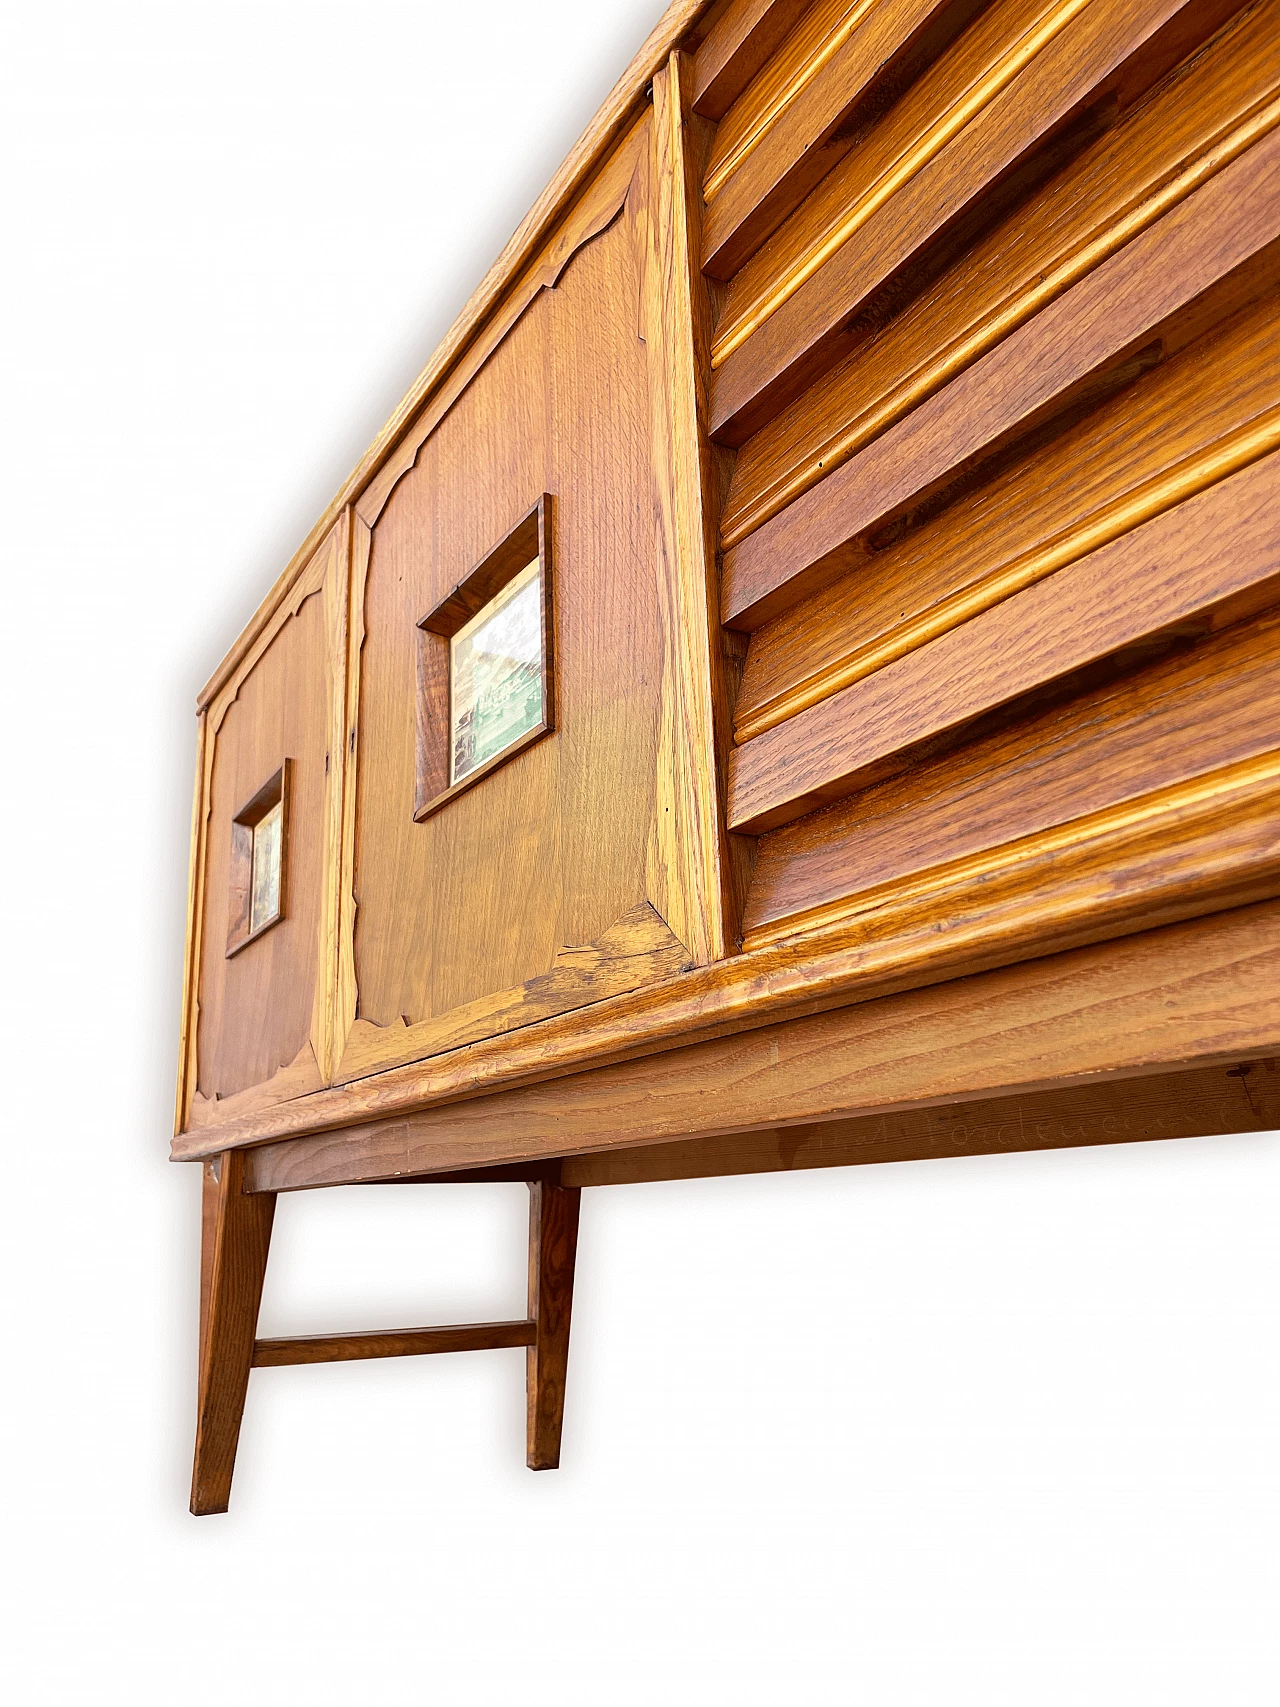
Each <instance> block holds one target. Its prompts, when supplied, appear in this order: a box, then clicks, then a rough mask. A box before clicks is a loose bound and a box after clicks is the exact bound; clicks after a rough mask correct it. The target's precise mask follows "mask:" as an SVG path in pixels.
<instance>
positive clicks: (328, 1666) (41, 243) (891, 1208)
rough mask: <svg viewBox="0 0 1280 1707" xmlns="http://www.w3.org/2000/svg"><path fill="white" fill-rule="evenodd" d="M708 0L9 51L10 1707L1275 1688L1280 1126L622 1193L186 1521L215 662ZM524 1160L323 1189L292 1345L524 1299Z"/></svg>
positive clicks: (287, 1217)
mask: <svg viewBox="0 0 1280 1707" xmlns="http://www.w3.org/2000/svg"><path fill="white" fill-rule="evenodd" d="M658 4H659V0H608V3H607V4H604V5H602V4H600V0H544V3H543V4H541V5H531V4H527V3H523V0H521V3H517V0H490V3H488V4H472V5H447V6H446V5H439V4H433V3H430V0H423V3H420V4H415V5H401V4H390V3H384V0H364V4H362V5H356V4H354V3H348V4H342V5H334V4H319V3H317V4H301V3H296V0H294V3H274V4H273V3H269V0H262V3H258V4H252V5H244V4H233V3H228V0H223V3H221V4H216V5H200V4H195V3H178V0H174V3H171V4H164V5H140V4H133V3H125V0H108V3H103V0H95V3H93V4H85V3H83V0H65V3H63V4H58V3H57V0H42V3H40V4H37V5H29V4H28V5H23V6H21V7H18V6H12V5H11V6H7V7H6V8H5V16H4V28H3V38H2V40H3V48H2V53H3V65H2V68H0V77H2V78H3V108H4V111H3V120H2V123H3V135H2V136H0V144H2V147H0V162H2V164H0V171H2V172H3V175H4V215H3V237H4V261H3V268H2V269H0V298H2V299H3V314H2V315H0V326H2V328H3V340H4V349H5V364H4V375H3V392H4V416H5V435H6V442H5V444H4V446H3V457H2V459H0V466H2V467H3V469H4V473H5V476H6V484H7V486H8V491H7V502H6V504H5V507H4V534H3V544H2V546H0V562H2V563H3V570H4V583H3V594H4V598H3V611H4V630H3V667H2V669H0V691H2V692H3V695H4V739H3V748H2V750H3V754H4V764H5V772H6V774H5V786H4V791H3V794H4V801H5V808H6V814H7V829H6V834H5V836H4V837H3V841H2V843H0V845H2V846H3V857H4V863H5V871H4V880H5V887H4V896H5V906H4V916H5V932H4V955H3V979H2V980H0V988H2V990H3V1000H4V1005H5V1013H4V1027H3V1036H4V1039H5V1062H4V1086H3V1098H2V1101H0V1107H2V1108H3V1119H4V1144H3V1158H4V1169H3V1176H2V1180H0V1190H2V1195H0V1204H2V1206H3V1208H2V1213H3V1229H4V1231H3V1240H2V1241H0V1249H2V1252H3V1263H4V1272H3V1276H2V1277H0V1284H2V1286H3V1292H2V1296H3V1300H4V1309H5V1315H6V1326H5V1328H4V1339H3V1368H4V1374H5V1377H6V1391H7V1398H6V1400H5V1403H4V1406H3V1412H2V1414H3V1422H4V1428H5V1433H6V1440H5V1445H4V1454H3V1460H2V1462H3V1466H4V1514H3V1525H4V1532H5V1549H4V1551H5V1555H6V1557H7V1560H8V1576H7V1582H6V1584H5V1586H4V1589H3V1597H2V1598H0V1605H3V1610H4V1615H5V1620H6V1623H7V1624H8V1625H9V1629H8V1631H7V1635H6V1639H5V1640H4V1642H3V1644H2V1645H0V1655H2V1663H3V1665H4V1666H5V1668H6V1669H8V1670H10V1671H12V1672H13V1673H14V1674H15V1675H14V1676H13V1678H12V1679H11V1681H10V1682H9V1685H8V1690H7V1694H8V1699H9V1700H10V1701H12V1702H14V1703H15V1704H18V1707H27V1704H34V1703H43V1702H76V1703H80V1702H92V1703H114V1702H128V1703H135V1704H150V1703H164V1704H166V1707H186V1704H187V1703H192V1704H195V1703H201V1704H203V1703H213V1702H235V1703H240V1704H246V1707H256V1704H257V1703H266V1702H282V1703H295V1702H297V1703H307V1704H308V1707H311V1704H315V1707H320V1704H326V1703H344V1704H345V1703H376V1704H379V1707H381V1704H384V1703H386V1704H394V1703H401V1702H414V1703H417V1702H432V1703H441V1704H444V1707H453V1704H455V1703H456V1704H460V1707H469V1704H471V1703H490V1702H494V1703H497V1702H502V1703H507V1702H514V1703H521V1704H524V1703H528V1704H529V1707H537V1704H540V1703H557V1704H573V1707H576V1704H579V1703H583V1704H587V1703H590V1704H592V1707H594V1704H597V1703H607V1704H613V1703H632V1702H635V1703H641V1702H643V1703H646V1704H649V1703H654V1702H660V1703H693V1702H697V1703H704V1702H711V1703H720V1702H725V1703H734V1704H735V1707H737V1704H750V1703H756V1702H761V1703H763V1702H768V1703H776V1702H787V1703H792V1702H795V1703H801V1704H808V1703H828V1702H846V1701H849V1702H858V1703H860V1704H863V1703H865V1704H870V1707H878V1704H881V1703H884V1704H886V1707H887V1704H895V1707H896V1704H899V1703H926V1704H930V1707H935V1704H936V1707H950V1704H953V1703H969V1702H973V1703H982V1704H983V1707H999V1704H1003V1703H1009V1704H1017V1707H1035V1704H1040V1703H1044V1704H1050V1703H1073V1704H1074V1703H1081V1704H1088V1707H1100V1704H1110V1703H1119V1704H1125V1707H1129V1704H1139V1703H1153V1704H1160V1707H1173V1704H1177V1703H1197V1704H1199V1703H1204V1704H1206V1707H1209V1704H1212V1707H1226V1704H1236V1703H1250V1704H1252V1703H1264V1702H1265V1703H1274V1702H1275V1701H1276V1700H1277V1699H1278V1698H1280V1653H1278V1651H1277V1650H1278V1647H1280V1617H1278V1616H1277V1605H1278V1604H1280V1594H1278V1590H1280V1582H1278V1581H1277V1577H1278V1575H1280V1573H1278V1572H1277V1566H1276V1556H1277V1539H1278V1537H1280V1499H1278V1497H1277V1490H1278V1478H1277V1469H1276V1466H1277V1441H1278V1440H1280V1414H1278V1413H1280V1403H1278V1400H1280V1376H1278V1364H1277V1346H1278V1345H1280V1334H1278V1332H1277V1329H1278V1327H1280V1323H1278V1321H1277V1314H1278V1304H1280V1242H1278V1241H1277V1226H1278V1225H1280V1141H1278V1140H1277V1139H1276V1138H1274V1137H1269V1138H1258V1137H1237V1138H1224V1139H1202V1140H1194V1141H1184V1142H1182V1143H1176V1144H1152V1145H1146V1146H1133V1147H1128V1148H1118V1149H1115V1150H1111V1151H1105V1150H1103V1151H1080V1152H1064V1153H1061V1154H1055V1155H1042V1156H1027V1157H1006V1158H990V1159H966V1160H962V1161H956V1162H941V1163H917V1164H911V1165H906V1166H898V1167H889V1168H879V1169H876V1168H868V1169H863V1170H859V1171H849V1172H832V1173H819V1174H810V1175H800V1176H796V1177H792V1178H787V1177H785V1176H779V1177H775V1178H765V1179H742V1180H731V1181H723V1182H717V1181H708V1182H700V1183H691V1184H672V1185H662V1186H642V1187H632V1188H630V1189H624V1190H617V1191H614V1192H604V1191H602V1192H597V1193H595V1194H591V1195H589V1196H588V1197H587V1199H586V1201H585V1205H584V1214H583V1232H582V1243H581V1251H580V1257H579V1270H578V1273H579V1283H578V1296H577V1302H576V1307H575V1317H574V1342H573V1354H572V1361H571V1369H570V1390H569V1404H568V1416H567V1423H566V1430H565V1453H564V1459H565V1467H564V1469H562V1470H561V1471H560V1472H559V1473H558V1474H553V1475H541V1476H533V1475H530V1474H529V1472H528V1471H527V1470H525V1469H524V1467H523V1402H524V1401H523V1353H521V1352H519V1351H510V1352H491V1353H485V1354H475V1355H473V1356H468V1357H459V1358H452V1359H450V1358H433V1359H422V1360H405V1361H400V1362H392V1363H387V1364H381V1365H379V1364H365V1365H353V1366H346V1367H327V1368H315V1369H294V1370H288V1369H286V1370H269V1371H262V1372H259V1373H258V1374H256V1375H255V1376H254V1378H253V1381H252V1384H251V1392H250V1396H249V1403H248V1410H247V1415H246V1419H245V1430H244V1435H243V1440H242V1445H241V1451H240V1460H239V1465H238V1468H237V1473H236V1485H235V1493H234V1500H233V1507H232V1510H231V1512H230V1514H229V1515H227V1516H225V1517H215V1518H207V1519H204V1520H202V1521H199V1522H197V1521H196V1520H194V1519H192V1518H191V1517H189V1516H188V1515H187V1514H186V1509H185V1508H186V1501H187V1480H188V1474H189V1457H188V1454H189V1449H190V1441H191V1432H192V1423H193V1397H194V1395H193V1369H194V1361H195V1324H196V1264H197V1246H196V1219H197V1194H198V1181H197V1176H196V1172H195V1170H194V1169H186V1168H175V1167H170V1166H169V1165H168V1164H167V1162H166V1160H165V1157H166V1152H167V1143H168V1132H169V1121H170V1110H171V1098H172V1084H173V1075H174V1055H175V1037H176V1027H177V1012H178V992H179V969H180V964H181V954H182V930H183V914H184V907H185V884H186V864H187V846H186V844H187V834H188V824H189V815H190V778H191V768H192V762H193V729H194V721H193V717H192V707H193V702H194V698H195V694H196V692H197V690H198V688H199V687H200V685H201V683H202V682H203V681H204V679H205V678H206V676H207V675H208V674H209V673H210V672H211V670H212V669H213V667H214V665H215V664H216V663H217V662H218V660H219V659H220V657H221V656H222V654H223V652H224V651H225V649H226V648H227V647H228V645H229V644H230V642H231V641H232V640H233V639H234V637H235V635H236V633H237V631H238V630H239V628H240V626H241V624H242V622H243V621H244V620H245V619H246V618H247V617H248V616H249V614H250V613H251V612H252V610H253V609H254V607H255V605H256V604H257V602H258V599H259V597H260V596H261V594H262V593H263V591H264V590H265V589H266V587H267V586H268V585H269V584H270V583H271V581H272V580H273V579H274V577H275V576H276V574H277V573H278V571H279V570H280V568H281V567H282V566H283V564H284V563H285V562H286V560H287V559H288V557H289V555H290V554H291V552H292V551H293V549H294V547H295V546H296V544H297V543H298V542H299V541H300V540H301V538H302V537H303V535H304V534H305V533H306V531H307V529H308V527H309V526H310V524H311V522H312V521H313V520H314V518H315V517H316V516H317V515H318V514H319V512H320V511H321V509H322V508H323V507H324V505H325V503H326V502H327V500H328V499H329V497H330V496H331V495H332V493H333V492H334V491H335V490H336V489H337V487H338V486H339V484H340V483H341V481H342V479H343V477H344V476H345V474H346V473H347V471H348V470H349V469H350V468H351V467H352V466H353V465H354V464H355V462H356V461H357V459H358V457H359V454H360V452H361V450H362V448H363V447H364V445H365V444H366V443H367V442H368V440H369V439H370V438H371V437H372V435H373V434H374V432H375V431H376V429H377V427H378V426H379V424H380V423H381V421H382V420H383V418H384V417H385V416H386V415H387V414H388V413H389V412H390V410H391V408H392V406H393V405H394V403H395V402H396V400H397V398H398V397H399V395H400V394H401V392H402V391H403V390H404V389H405V388H406V387H407V385H408V384H409V382H410V381H411V380H412V378H413V376H414V374H415V373H416V372H417V371H418V369H419V367H420V366H421V365H422V363H423V362H424V361H425V360H426V358H427V356H428V355H429V354H430V352H431V350H432V348H433V347H434V345H435V344H436V342H437V341H438V339H439V338H440V337H441V336H442V334H443V333H444V332H445V330H446V328H447V326H448V324H449V322H450V320H451V319H452V317H453V315H454V314H455V312H456V311H457V309H458V308H459V307H460V306H461V304H462V303H463V301H464V300H465V298H466V297H467V295H468V294H469V293H470V291H471V289H472V287H473V286H474V284H475V283H476V282H477V281H478V279H479V278H480V276H481V274H482V273H483V272H484V270H485V269H486V267H487V266H488V264H489V262H490V261H491V260H492V259H493V258H494V256H495V255H496V254H497V252H498V250H499V249H500V248H501V246H502V244H503V242H504V241H505V240H506V238H507V236H508V235H509V234H510V232H511V231H512V230H513V229H514V227H515V225H516V223H517V222H518V220H519V219H520V217H521V216H522V214H523V213H524V211H525V210H526V208H527V207H528V206H529V204H530V203H531V202H532V201H533V199H534V197H535V196H536V195H537V193H538V192H539V190H540V189H541V188H542V186H543V185H544V184H545V182H546V181H547V179H548V178H549V177H550V176H551V174H552V172H553V170H554V169H555V167H556V165H557V164H558V162H559V160H560V159H561V157H562V156H563V154H564V153H565V152H566V151H567V149H568V147H569V146H570V144H571V143H572V142H573V140H574V139H575V137H576V136H577V134H578V133H579V131H580V130H581V129H582V127H583V126H584V125H585V123H586V122H587V120H588V119H589V117H590V116H591V114H592V112H593V111H594V110H595V108H596V106H597V105H598V104H599V102H600V101H601V99H602V98H603V97H604V95H605V94H606V92H607V91H608V89H609V88H610V86H611V85H612V83H613V81H614V79H615V78H616V76H617V75H618V74H619V73H620V72H621V70H622V68H623V67H624V65H625V64H626V63H627V61H628V59H629V58H630V56H631V54H632V52H633V51H634V50H635V48H636V47H637V46H638V45H639V43H640V41H641V40H642V39H643V37H644V35H645V34H646V33H647V31H648V29H649V28H650V26H651V25H652V23H653V22H654V21H655V17H656V14H657V11H658ZM524 1217H525V1201H524V1193H523V1188H521V1187H478V1188H477V1187H468V1188H449V1189H444V1188H441V1189H439V1190H432V1189H430V1188H420V1189H419V1188H412V1187H397V1188H388V1189H377V1190H375V1189H369V1190H366V1191H364V1192H360V1191H348V1192H345V1193H344V1192H335V1193H316V1194H313V1195H311V1196H309V1197H300V1198H288V1199H283V1200H282V1201H281V1205H280V1211H279V1215H278V1218H277V1234H276V1241H275V1250H274V1253H273V1257H272V1265H273V1266H272V1271H271V1274H270V1276H269V1280H268V1286H267V1298H266V1301H265V1307H264V1331H266V1332H277V1333H278V1332H284V1331H289V1330H295V1329H296V1330H300V1331H307V1330H310V1331H315V1330H319V1329H322V1328H326V1327H342V1326H350V1327H358V1326H379V1325H398V1324H401V1323H407V1322H417V1321H424V1320H425V1321H431V1320H436V1321H449V1320H451V1319H452V1320H468V1319H476V1318H481V1317H484V1316H486V1315H489V1314H498V1315H511V1314H516V1313H519V1312H520V1310H521V1308H522V1284H523V1283H522V1263H523V1240H524Z"/></svg>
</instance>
